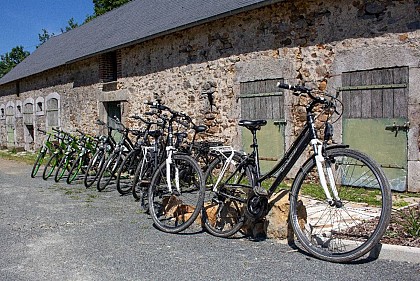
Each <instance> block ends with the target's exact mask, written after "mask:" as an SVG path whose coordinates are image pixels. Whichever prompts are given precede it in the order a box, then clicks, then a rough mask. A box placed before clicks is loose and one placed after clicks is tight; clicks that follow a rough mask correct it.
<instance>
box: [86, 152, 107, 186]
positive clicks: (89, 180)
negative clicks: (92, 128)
mask: <svg viewBox="0 0 420 281" xmlns="http://www.w3.org/2000/svg"><path fill="white" fill-rule="evenodd" d="M105 157H106V153H105V151H104V150H103V149H99V150H98V151H96V153H95V154H94V155H93V157H92V158H91V159H90V161H89V165H88V167H87V169H86V172H85V178H84V181H83V182H84V184H85V187H86V188H89V187H91V186H92V185H93V183H94V182H95V181H96V180H97V179H98V177H99V173H100V171H101V169H102V165H103V164H104V163H105Z"/></svg>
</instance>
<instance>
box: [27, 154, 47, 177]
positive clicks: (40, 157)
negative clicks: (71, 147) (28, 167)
mask: <svg viewBox="0 0 420 281" xmlns="http://www.w3.org/2000/svg"><path fill="white" fill-rule="evenodd" d="M46 154H47V153H46V152H45V151H42V150H41V151H40V152H39V154H38V157H37V158H36V160H35V163H34V166H33V167H32V172H31V178H35V176H36V174H37V173H38V170H39V167H41V164H42V162H43V161H44V158H45V155H46Z"/></svg>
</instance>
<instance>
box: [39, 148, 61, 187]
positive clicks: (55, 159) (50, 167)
mask: <svg viewBox="0 0 420 281" xmlns="http://www.w3.org/2000/svg"><path fill="white" fill-rule="evenodd" d="M60 157H61V155H60V156H59V155H58V154H56V153H54V154H53V155H51V157H50V159H48V161H47V164H46V165H45V168H44V172H43V173H42V178H43V179H44V180H47V179H48V178H49V177H50V176H51V175H52V173H53V172H54V170H55V168H56V167H57V165H58V163H59V162H60V159H61V158H60Z"/></svg>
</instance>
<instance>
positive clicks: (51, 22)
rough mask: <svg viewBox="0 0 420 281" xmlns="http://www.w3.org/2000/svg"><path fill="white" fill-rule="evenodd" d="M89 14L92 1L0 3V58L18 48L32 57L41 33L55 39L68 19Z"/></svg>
mask: <svg viewBox="0 0 420 281" xmlns="http://www.w3.org/2000/svg"><path fill="white" fill-rule="evenodd" d="M92 14H93V1H92V0H0V55H3V54H5V53H8V52H10V51H11V50H12V48H13V47H16V46H20V45H21V46H23V47H24V50H26V51H29V52H31V53H32V52H33V51H34V50H35V48H36V45H38V44H39V39H38V34H40V33H42V29H46V30H47V31H48V32H49V33H50V34H52V33H54V34H56V35H58V34H60V33H61V28H63V29H64V28H65V27H66V26H67V22H68V20H69V19H71V18H74V20H75V22H77V23H78V24H81V23H82V22H83V21H84V20H85V18H86V16H87V15H92Z"/></svg>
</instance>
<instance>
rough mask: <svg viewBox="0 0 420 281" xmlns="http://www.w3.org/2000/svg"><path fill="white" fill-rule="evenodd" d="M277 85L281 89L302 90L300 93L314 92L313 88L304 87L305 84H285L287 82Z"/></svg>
mask: <svg viewBox="0 0 420 281" xmlns="http://www.w3.org/2000/svg"><path fill="white" fill-rule="evenodd" d="M277 87H279V88H281V89H286V90H291V91H293V92H300V93H306V94H310V93H311V92H312V89H309V88H306V87H303V86H299V85H296V86H292V85H289V84H285V83H280V82H279V83H277Z"/></svg>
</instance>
